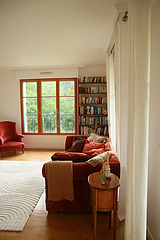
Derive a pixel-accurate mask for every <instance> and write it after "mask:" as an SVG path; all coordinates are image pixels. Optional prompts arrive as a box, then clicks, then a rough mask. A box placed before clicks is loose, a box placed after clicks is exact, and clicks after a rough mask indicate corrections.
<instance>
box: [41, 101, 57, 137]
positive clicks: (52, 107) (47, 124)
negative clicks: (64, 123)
mask: <svg viewBox="0 0 160 240" xmlns="http://www.w3.org/2000/svg"><path fill="white" fill-rule="evenodd" d="M42 123H43V133H56V132H57V116H56V97H43V98H42Z"/></svg>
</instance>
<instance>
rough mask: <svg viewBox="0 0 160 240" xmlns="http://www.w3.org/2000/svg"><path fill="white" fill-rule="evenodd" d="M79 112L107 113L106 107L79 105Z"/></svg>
mask: <svg viewBox="0 0 160 240" xmlns="http://www.w3.org/2000/svg"><path fill="white" fill-rule="evenodd" d="M79 114H80V115H82V114H107V108H106V107H97V106H96V107H93V106H80V107H79Z"/></svg>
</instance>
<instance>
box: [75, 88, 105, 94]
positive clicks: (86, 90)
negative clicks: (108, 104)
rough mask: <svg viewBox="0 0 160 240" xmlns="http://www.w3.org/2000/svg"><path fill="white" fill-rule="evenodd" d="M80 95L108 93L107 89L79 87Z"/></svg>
mask: <svg viewBox="0 0 160 240" xmlns="http://www.w3.org/2000/svg"><path fill="white" fill-rule="evenodd" d="M79 93H107V88H106V87H79Z"/></svg>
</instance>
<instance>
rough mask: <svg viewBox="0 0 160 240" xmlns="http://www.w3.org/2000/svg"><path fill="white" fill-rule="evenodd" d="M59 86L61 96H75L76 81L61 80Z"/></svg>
mask: <svg viewBox="0 0 160 240" xmlns="http://www.w3.org/2000/svg"><path fill="white" fill-rule="evenodd" d="M59 88H60V89H59V95H60V96H74V81H60V82H59Z"/></svg>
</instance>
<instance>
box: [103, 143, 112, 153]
mask: <svg viewBox="0 0 160 240" xmlns="http://www.w3.org/2000/svg"><path fill="white" fill-rule="evenodd" d="M104 148H105V151H113V152H114V148H113V146H112V143H111V142H106V143H105V147H104Z"/></svg>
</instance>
